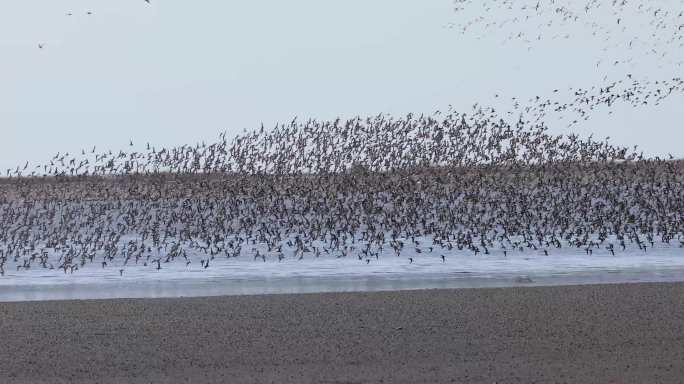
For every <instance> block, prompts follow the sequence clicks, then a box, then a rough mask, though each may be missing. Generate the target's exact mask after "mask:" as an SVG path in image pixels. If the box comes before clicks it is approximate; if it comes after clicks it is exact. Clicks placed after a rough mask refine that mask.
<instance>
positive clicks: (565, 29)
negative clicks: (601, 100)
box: [449, 0, 684, 66]
mask: <svg viewBox="0 0 684 384" xmlns="http://www.w3.org/2000/svg"><path fill="white" fill-rule="evenodd" d="M454 9H455V11H456V15H458V17H459V20H458V21H456V22H452V23H450V24H449V27H451V28H454V29H457V30H458V31H459V32H460V33H461V34H472V35H475V36H478V37H480V38H481V37H483V36H497V37H500V36H506V37H505V40H504V42H508V41H513V40H515V41H519V42H522V43H523V44H525V45H527V47H528V49H532V48H533V47H534V46H535V45H536V44H538V43H541V42H542V41H545V40H548V39H551V40H564V39H583V40H587V39H591V40H594V41H597V42H599V43H600V44H601V46H602V48H601V52H602V53H603V54H604V57H602V58H599V59H598V60H597V65H600V64H611V65H617V64H628V65H636V64H638V63H637V62H638V61H639V60H644V59H646V58H655V59H656V60H655V61H656V62H659V63H660V64H669V65H676V66H681V65H682V63H684V57H683V56H682V54H681V53H682V48H683V47H684V2H682V1H681V0H641V1H627V0H610V1H602V0H584V1H573V0H515V1H514V0H487V1H480V0H478V1H473V0H454ZM608 58H610V60H608Z"/></svg>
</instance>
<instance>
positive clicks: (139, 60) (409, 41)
mask: <svg viewBox="0 0 684 384" xmlns="http://www.w3.org/2000/svg"><path fill="white" fill-rule="evenodd" d="M87 11H92V12H93V15H86V12H87ZM67 12H72V13H73V15H72V16H66V13H67ZM455 19H456V15H455V13H454V12H453V4H452V2H451V0H426V1H416V0H410V1H409V0H338V1H321V0H293V1H282V0H251V1H226V0H195V1H187V0H185V1H181V0H152V6H148V5H147V4H146V3H145V2H144V1H143V0H117V1H111V0H21V1H15V0H0V133H1V135H0V169H5V168H8V167H16V165H18V164H23V163H24V162H25V161H26V160H30V161H31V162H32V163H34V164H35V163H40V162H44V161H46V160H47V159H48V158H50V157H51V156H52V155H54V154H55V153H57V152H58V151H62V152H63V151H71V152H74V151H79V152H80V149H81V148H90V147H92V146H93V145H97V146H98V148H100V149H107V148H111V149H113V150H116V149H119V148H126V147H127V144H128V140H129V138H132V139H133V140H134V142H136V143H138V144H140V145H142V144H143V143H145V142H148V141H149V142H151V143H153V144H155V145H156V146H157V147H160V146H164V145H179V144H183V143H195V142H198V141H201V140H213V139H215V138H217V136H218V134H219V132H221V131H223V130H226V131H228V132H229V133H238V132H241V131H242V129H243V128H247V129H253V128H258V127H259V125H260V124H261V122H264V124H265V125H266V126H267V127H269V126H272V125H273V124H275V123H276V122H286V121H290V120H291V119H292V117H294V116H299V118H300V119H306V118H309V117H312V118H319V119H333V118H335V117H337V116H341V117H352V116H354V115H357V114H358V115H362V116H365V115H376V114H378V113H390V114H395V115H400V114H401V115H403V114H406V113H408V112H414V113H421V112H431V111H434V110H437V109H441V110H444V109H446V108H447V107H448V105H450V104H451V105H453V106H454V107H455V108H456V109H458V110H461V109H462V110H464V111H467V110H468V108H470V106H471V105H472V104H473V103H476V102H478V103H480V104H483V105H490V104H491V105H496V103H497V102H500V100H502V99H503V98H504V97H506V98H510V97H513V96H517V97H520V98H528V97H531V96H534V95H550V94H551V92H552V90H553V89H555V88H567V87H568V86H576V87H585V88H588V87H590V86H591V85H593V84H599V82H600V80H601V79H603V77H604V75H609V77H610V78H616V79H619V78H622V76H624V73H617V72H610V71H612V69H611V68H609V67H607V68H599V69H597V68H596V65H595V63H596V59H597V57H599V56H600V55H601V51H600V48H601V47H600V46H599V45H598V44H596V43H595V42H592V41H591V40H589V39H585V38H582V37H581V36H580V37H578V38H575V39H568V40H564V41H557V40H554V41H550V40H549V41H542V42H540V43H539V44H538V45H537V46H535V47H534V49H532V50H531V51H528V50H527V49H526V46H523V45H520V44H516V43H515V42H512V43H508V44H504V45H502V44H501V40H503V36H499V37H497V36H495V34H492V35H487V36H486V37H485V38H483V39H481V40H477V39H475V38H474V37H473V36H469V35H466V36H464V35H461V34H460V33H458V32H457V31H456V30H455V29H453V28H447V27H446V26H447V25H448V24H449V23H450V22H454V20H455ZM578 33H579V32H578ZM39 43H40V44H44V48H43V49H39V48H38V44H39ZM681 69H682V68H681V67H677V68H671V67H668V66H664V67H659V66H657V65H650V64H648V63H646V64H644V65H641V66H639V67H636V68H629V69H625V70H628V71H629V72H633V73H634V75H635V77H639V78H649V79H653V80H657V79H659V78H662V79H665V78H671V77H673V76H681V75H682V73H681ZM677 71H679V72H680V73H677ZM496 93H498V94H500V95H501V96H502V97H501V98H499V99H494V94H496ZM682 106H684V98H683V97H682V96H681V95H679V96H677V97H672V98H671V99H669V100H668V101H667V102H665V103H663V104H662V105H660V106H658V107H646V108H642V109H633V108H631V107H623V108H620V107H618V108H616V109H615V110H614V114H613V115H612V116H610V117H608V116H607V115H605V114H604V115H597V116H594V117H593V118H592V119H591V120H589V121H588V122H586V123H584V124H582V125H580V126H578V127H575V128H573V131H576V132H578V133H581V134H588V133H594V134H595V135H596V136H599V137H604V136H611V137H612V139H613V141H614V142H615V143H618V144H624V145H633V144H639V145H640V147H642V148H643V149H645V150H646V151H647V152H650V153H658V154H664V153H667V152H672V153H673V154H677V155H678V156H684V146H682V144H681V143H683V142H684V125H683V124H682V121H684V108H682ZM549 125H550V126H551V128H552V129H553V130H554V131H555V132H567V129H566V128H565V124H564V123H562V122H561V123H558V124H554V123H553V122H552V121H549Z"/></svg>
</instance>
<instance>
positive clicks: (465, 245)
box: [0, 0, 684, 276]
mask: <svg viewBox="0 0 684 384" xmlns="http://www.w3.org/2000/svg"><path fill="white" fill-rule="evenodd" d="M145 1H146V2H147V3H150V1H149V0H145ZM660 3H662V1H660V2H658V1H655V0H651V1H645V2H643V1H642V2H640V3H632V2H629V3H628V2H626V1H624V0H623V1H617V0H615V1H612V2H609V3H607V2H600V1H598V0H589V1H587V2H586V4H584V5H583V6H582V7H580V8H579V9H578V5H577V3H574V4H570V3H569V2H567V1H565V2H564V1H562V0H546V1H544V0H534V1H533V2H531V3H530V2H528V1H522V2H521V1H517V0H516V1H515V2H514V1H512V0H500V1H494V0H489V1H485V2H482V1H478V2H473V1H472V0H457V1H456V5H457V7H456V8H457V11H458V12H464V13H465V12H468V11H469V10H473V9H475V10H476V11H477V14H478V16H477V17H476V18H474V19H472V20H470V21H468V22H466V23H465V24H463V25H460V26H459V28H460V29H461V30H462V32H463V33H466V32H469V31H471V30H473V29H474V28H476V27H484V28H485V29H489V28H508V27H511V26H512V27H516V28H517V26H518V25H522V24H521V23H525V24H526V25H528V26H529V24H530V21H540V22H541V24H539V26H538V28H537V29H536V32H535V33H536V36H531V35H529V33H528V32H527V31H525V30H523V31H521V32H518V33H517V34H513V35H511V36H513V38H515V37H517V38H519V39H523V40H528V41H529V42H532V41H533V40H535V39H536V40H541V39H542V38H544V36H545V30H546V29H545V28H550V27H551V26H552V25H555V24H554V23H560V24H562V25H567V24H571V23H584V26H585V27H587V28H589V30H591V31H593V32H592V33H593V35H595V36H597V35H601V36H603V38H605V39H607V40H610V38H611V36H612V34H613V33H615V29H616V28H615V25H618V26H619V28H617V29H618V32H619V33H623V32H625V31H628V25H630V22H631V21H632V19H631V18H632V17H633V16H634V15H647V16H648V17H649V18H650V19H649V20H650V22H649V23H647V28H650V30H649V31H650V32H648V33H647V35H649V37H648V40H649V41H650V44H651V46H652V48H651V49H652V52H651V53H654V54H657V55H659V56H660V57H665V56H666V55H667V54H668V52H669V51H672V49H677V50H678V49H680V48H681V47H682V43H683V41H682V33H684V19H683V18H682V13H681V12H679V13H678V12H676V11H673V9H669V8H664V7H661V6H658V4H660ZM502 9H504V10H506V11H504V12H502V11H501V10H502ZM492 10H495V11H497V12H491V11H492ZM603 11H607V12H611V15H612V16H611V18H608V19H609V20H612V21H611V24H612V25H611V26H610V27H609V26H607V25H604V24H605V23H603V24H601V23H598V22H597V21H595V20H594V18H593V16H592V15H593V14H594V13H596V12H603ZM89 14H92V12H89ZM492 14H496V15H501V16H502V17H503V19H491V17H490V16H491V15H492ZM545 18H546V19H545ZM601 20H607V18H605V17H602V18H601ZM556 37H558V36H555V38H556ZM562 37H564V38H569V37H570V35H567V34H564V35H562ZM623 37H624V36H623ZM626 41H628V44H629V47H630V48H632V46H633V45H634V43H633V41H630V40H626ZM39 47H40V48H42V47H43V46H42V45H40V46H39ZM673 47H676V48H673ZM670 54H671V55H674V54H675V52H670ZM683 92H684V81H683V80H682V79H681V78H680V77H673V78H672V79H669V80H665V81H649V80H638V79H636V78H634V77H633V76H632V75H631V74H629V75H627V79H623V80H619V81H615V82H612V83H609V84H608V85H605V86H597V87H591V88H589V89H582V88H569V89H568V93H569V95H570V100H569V101H562V100H560V98H561V96H562V95H564V94H565V89H563V90H554V92H553V95H550V96H547V97H541V96H535V97H532V98H529V99H527V100H519V99H517V98H513V99H512V100H511V102H512V104H513V110H512V111H508V112H504V113H502V112H501V111H497V110H495V109H494V108H487V107H482V106H479V105H478V104H475V105H474V106H473V108H472V110H471V111H469V112H468V113H459V112H457V111H455V110H453V109H452V108H451V107H450V108H449V109H448V110H446V111H436V112H434V113H433V114H429V115H424V114H421V115H414V114H408V115H406V116H402V117H392V116H387V115H383V114H380V115H377V116H372V117H367V118H361V117H355V118H351V119H347V120H342V119H336V120H333V121H319V120H312V119H309V120H305V121H300V120H298V119H297V118H295V119H293V120H292V121H291V122H289V123H287V124H278V125H276V126H275V127H273V128H270V129H267V128H265V127H264V126H263V125H262V126H261V127H260V128H259V129H257V130H254V131H252V132H246V131H245V132H244V133H243V134H241V135H237V136H235V137H232V138H228V136H227V135H226V133H223V134H221V135H220V136H219V139H218V140H217V141H216V142H213V143H198V144H195V145H183V146H178V147H170V148H157V147H155V146H154V145H151V144H149V143H147V144H146V145H143V146H137V145H135V143H134V142H133V141H131V142H130V143H129V145H128V149H127V150H119V151H116V152H114V151H111V150H98V148H97V147H92V148H87V149H83V150H81V151H80V153H62V152H60V153H57V154H56V155H54V156H53V157H52V158H51V159H50V160H49V161H48V162H46V163H44V164H30V163H29V162H26V163H25V164H23V165H20V166H18V167H16V169H7V170H6V172H3V176H4V177H2V178H0V275H2V276H5V275H6V274H8V273H12V274H19V273H22V272H25V271H30V270H36V269H38V270H41V271H51V272H46V273H60V274H62V273H64V274H71V273H76V272H77V271H79V270H82V269H84V268H104V269H110V270H112V271H113V273H115V274H119V275H123V274H124V273H125V271H126V269H127V268H130V267H135V266H137V267H139V268H151V269H156V270H163V269H165V266H167V265H169V263H181V265H184V266H185V267H186V268H188V269H196V268H200V269H208V268H211V266H213V265H215V264H216V259H217V258H220V259H222V260H224V261H223V262H231V260H235V259H238V258H240V259H245V258H246V260H249V261H250V262H254V263H264V262H273V263H278V262H283V261H284V260H296V261H302V260H305V259H315V258H348V259H351V260H354V262H357V261H358V263H362V264H371V263H379V262H382V260H384V259H385V258H400V260H402V261H404V262H405V263H406V264H407V265H410V264H412V263H413V261H414V260H413V259H414V257H426V258H428V260H432V262H435V263H447V262H449V261H450V258H451V256H453V255H455V254H459V255H470V256H471V257H486V256H487V255H492V254H495V255H498V256H500V257H509V255H511V253H513V252H517V253H536V254H539V255H543V256H545V257H554V256H555V255H556V254H558V253H560V252H561V249H563V251H562V252H568V249H569V250H571V252H576V253H579V254H583V255H586V257H594V256H595V255H597V254H603V255H610V256H619V254H620V253H621V252H631V253H634V252H639V253H648V252H649V251H651V250H652V249H653V248H658V247H661V248H662V247H672V248H684V172H683V170H684V162H682V161H680V160H678V159H675V157H674V156H672V155H669V156H668V157H667V158H662V159H661V158H659V157H648V156H645V155H644V154H643V153H642V152H640V151H638V147H637V146H634V147H621V146H617V145H613V144H611V143H610V139H609V138H605V139H601V140H595V139H594V138H593V137H592V136H589V137H580V136H578V135H576V134H569V135H554V134H551V133H549V129H548V126H547V121H548V115H549V114H551V113H558V114H561V118H563V117H565V118H567V121H568V126H573V125H576V124H578V123H579V122H581V121H583V120H586V119H589V118H590V116H591V114H592V113H593V112H594V111H595V110H597V109H599V108H608V109H610V108H611V107H612V106H614V105H616V104H618V103H624V104H627V105H631V106H633V107H640V106H643V105H651V104H653V105H657V104H659V103H660V102H662V101H663V100H664V99H665V98H667V97H670V96H672V95H680V96H681V94H682V93H683ZM497 97H498V96H497ZM609 113H610V111H609ZM511 117H512V119H511Z"/></svg>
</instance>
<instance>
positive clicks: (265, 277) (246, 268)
mask: <svg viewBox="0 0 684 384" xmlns="http://www.w3.org/2000/svg"><path fill="white" fill-rule="evenodd" d="M441 254H443V253H440V252H437V251H435V252H432V253H431V252H423V253H420V254H417V253H415V252H408V251H407V252H406V253H405V254H403V255H402V256H401V257H397V256H394V255H391V254H383V255H382V256H380V257H379V258H377V259H376V258H372V259H370V260H366V259H363V260H359V259H358V258H356V257H345V258H337V257H331V256H327V257H325V256H321V257H318V258H315V257H307V258H304V259H302V260H297V259H295V258H287V259H285V260H283V261H282V262H279V261H278V260H277V259H274V258H271V259H267V260H266V261H265V262H264V261H260V260H259V261H255V260H254V258H253V257H239V258H215V259H214V260H212V261H211V266H210V267H209V268H206V269H205V268H203V267H202V266H201V264H200V263H199V261H198V259H199V258H201V255H194V256H193V258H192V260H193V262H192V263H191V264H190V265H185V263H184V262H183V260H180V261H176V262H170V263H161V264H160V267H161V269H159V270H158V269H157V264H156V263H150V264H148V265H147V266H144V265H142V264H138V265H135V264H129V265H126V266H119V265H116V264H113V265H108V266H107V267H106V268H102V267H101V266H100V265H98V264H97V263H93V264H88V265H85V266H84V267H82V268H81V269H80V270H79V271H76V272H74V273H73V274H70V273H67V274H65V273H63V272H62V271H59V270H49V269H45V268H31V269H29V270H15V271H12V270H8V271H6V273H5V276H3V277H1V278H0V301H24V300H64V299H104V298H155V297H193V296H216V295H248V294H277V293H309V292H342V291H381V290H405V289H430V288H477V287H508V286H519V285H563V284H592V283H624V282H664V281H684V248H679V247H678V246H670V245H667V244H660V245H658V244H656V246H655V248H649V249H648V251H647V252H643V251H641V250H637V249H634V248H632V249H627V250H626V251H616V253H615V255H612V254H611V253H609V252H608V251H607V250H605V249H596V250H595V251H594V252H593V254H592V255H587V254H586V253H585V251H584V250H581V249H580V250H578V249H576V248H569V247H566V248H563V249H553V250H551V251H550V254H549V255H548V256H546V255H544V253H543V252H542V251H530V250H525V251H524V252H518V251H509V252H508V254H507V255H504V254H503V251H501V250H496V251H492V253H491V254H488V255H482V254H480V255H477V256H475V255H473V254H472V253H471V252H468V251H457V250H454V251H452V252H451V253H447V254H446V261H445V262H443V261H442V259H441ZM409 257H412V258H413V262H411V261H410V260H409ZM121 271H123V272H121ZM528 277H529V279H528Z"/></svg>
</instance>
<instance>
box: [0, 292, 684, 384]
mask: <svg viewBox="0 0 684 384" xmlns="http://www.w3.org/2000/svg"><path fill="white" fill-rule="evenodd" d="M0 319H2V321H0V343H2V348H0V382H2V383H90V382H98V383H215V382H230V383H440V382H456V383H535V382H536V383H681V382H682V378H683V377H684V284H622V285H587V286H565V287H529V288H504V289H461V290H422V291H398V292H375V293H327V294H300V295H263V296H225V297H211V298H191V299H136V300H97V301H49V302H47V301H46V302H19V303H0Z"/></svg>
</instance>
